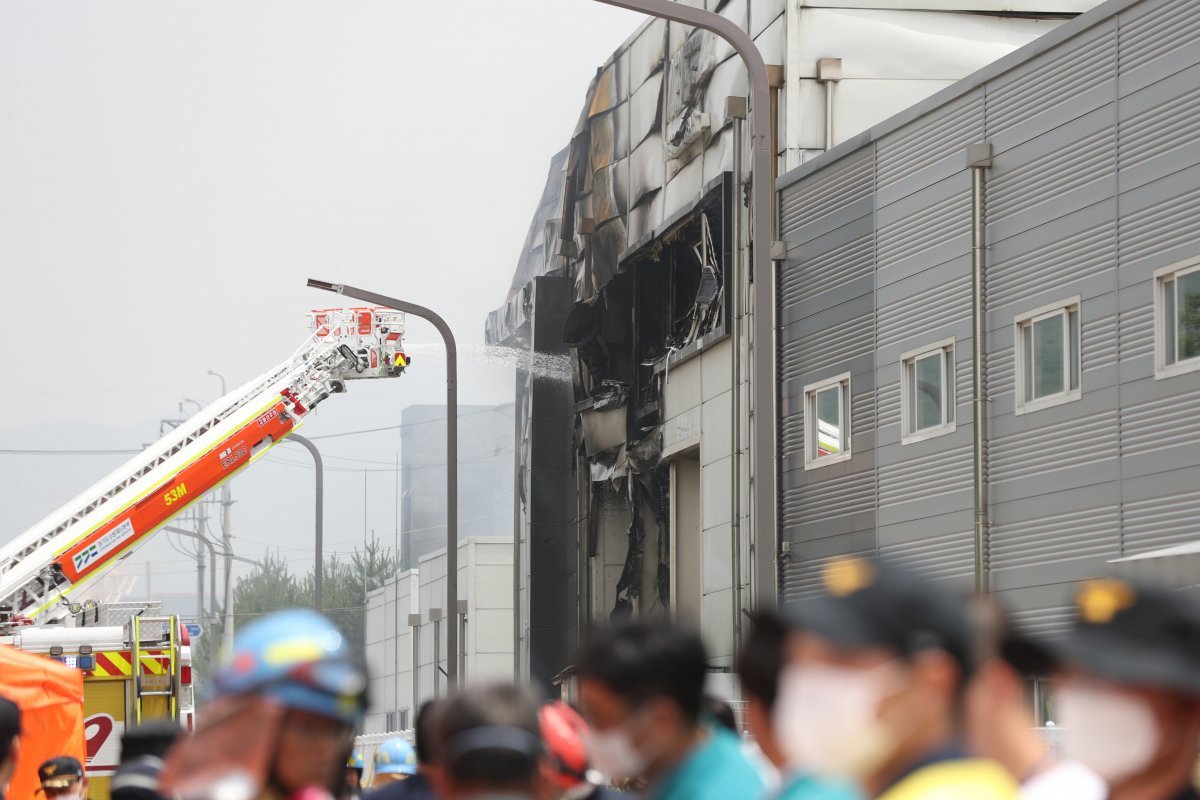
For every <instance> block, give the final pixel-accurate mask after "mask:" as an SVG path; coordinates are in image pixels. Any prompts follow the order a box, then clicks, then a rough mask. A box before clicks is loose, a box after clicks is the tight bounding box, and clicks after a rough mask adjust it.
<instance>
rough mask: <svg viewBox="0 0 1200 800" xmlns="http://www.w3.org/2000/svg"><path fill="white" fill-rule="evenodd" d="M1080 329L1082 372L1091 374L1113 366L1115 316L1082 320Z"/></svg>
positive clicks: (1114, 359) (1115, 338)
mask: <svg viewBox="0 0 1200 800" xmlns="http://www.w3.org/2000/svg"><path fill="white" fill-rule="evenodd" d="M1081 328H1082V330H1081V331H1080V336H1081V338H1082V341H1083V363H1082V367H1083V371H1084V372H1092V371H1094V370H1097V369H1102V368H1104V367H1111V366H1113V365H1114V364H1115V363H1116V361H1117V315H1116V314H1107V315H1105V316H1102V317H1098V318H1096V319H1091V320H1089V319H1084V320H1083V324H1082V325H1081ZM1085 388H1086V387H1085Z"/></svg>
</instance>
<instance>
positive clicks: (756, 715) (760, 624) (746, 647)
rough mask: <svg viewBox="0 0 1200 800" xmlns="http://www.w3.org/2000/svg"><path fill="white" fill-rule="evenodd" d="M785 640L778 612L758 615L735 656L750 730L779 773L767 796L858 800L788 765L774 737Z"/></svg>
mask: <svg viewBox="0 0 1200 800" xmlns="http://www.w3.org/2000/svg"><path fill="white" fill-rule="evenodd" d="M787 637H788V629H787V625H786V624H785V623H784V621H783V620H782V619H781V618H780V617H779V616H778V615H777V614H774V613H772V612H768V611H761V612H758V613H756V614H755V615H754V617H753V619H752V624H751V627H750V635H749V636H747V637H746V640H745V641H744V642H742V647H741V651H740V652H739V654H738V658H737V673H738V680H739V681H740V683H741V686H742V699H743V700H744V701H745V703H746V706H745V712H744V713H745V718H746V730H747V731H748V732H749V734H750V735H751V736H752V737H753V738H754V741H755V743H757V745H758V748H759V750H760V751H761V752H762V755H763V757H764V758H766V759H767V761H768V762H769V763H770V765H771V768H772V769H773V770H774V772H775V775H774V776H773V777H774V780H773V781H769V782H768V785H771V787H772V791H770V792H768V794H767V796H768V797H771V798H773V800H854V799H855V798H856V797H857V793H856V792H855V791H854V790H853V789H852V788H851V787H850V786H848V785H846V784H843V783H837V782H833V781H827V780H821V779H820V778H817V777H815V776H813V775H811V774H809V773H808V772H806V771H804V770H803V769H794V768H792V767H791V766H789V764H788V763H787V756H786V755H785V753H784V748H783V743H782V742H780V740H779V738H778V737H777V736H776V735H775V721H774V718H775V713H776V709H777V706H776V699H777V697H778V695H779V675H780V672H781V671H782V670H783V665H784V646H785V644H786V642H787Z"/></svg>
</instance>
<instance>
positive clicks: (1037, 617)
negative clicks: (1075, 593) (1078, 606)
mask: <svg viewBox="0 0 1200 800" xmlns="http://www.w3.org/2000/svg"><path fill="white" fill-rule="evenodd" d="M1008 618H1009V621H1010V622H1011V623H1012V626H1013V628H1014V629H1015V630H1016V631H1017V632H1018V633H1023V634H1025V635H1026V636H1030V637H1034V638H1038V639H1059V638H1062V637H1063V636H1066V635H1067V634H1068V633H1069V632H1070V631H1071V628H1072V626H1073V625H1074V623H1075V605H1074V604H1073V603H1066V604H1063V605H1055V606H1046V607H1043V608H1026V609H1021V610H1019V611H1017V610H1013V611H1010V612H1009V615H1008Z"/></svg>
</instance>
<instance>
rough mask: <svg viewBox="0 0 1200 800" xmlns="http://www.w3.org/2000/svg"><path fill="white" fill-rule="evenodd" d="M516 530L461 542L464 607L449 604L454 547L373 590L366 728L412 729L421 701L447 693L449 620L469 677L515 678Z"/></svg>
mask: <svg viewBox="0 0 1200 800" xmlns="http://www.w3.org/2000/svg"><path fill="white" fill-rule="evenodd" d="M512 554H513V549H512V537H511V536H489V537H469V538H465V539H464V540H462V541H461V542H460V543H459V545H458V595H459V598H460V601H459V604H458V606H459V607H458V608H456V609H454V613H449V612H447V610H446V607H445V606H446V549H445V548H444V547H443V548H442V549H440V550H438V551H435V552H431V553H427V554H426V555H424V556H422V557H421V558H420V559H419V560H418V565H417V569H413V570H405V571H403V572H401V573H400V574H399V575H398V576H396V577H395V578H394V579H392V580H390V581H388V582H387V583H385V584H384V585H383V586H382V587H381V588H379V589H376V590H375V591H373V592H371V593H370V594H368V595H367V616H366V629H365V641H366V649H367V652H366V654H365V655H366V661H367V667H368V669H369V671H370V673H371V709H370V713H368V714H367V718H366V720H365V722H364V724H363V732H364V733H368V734H370V733H383V732H385V731H398V730H407V729H409V728H411V727H412V724H413V717H414V715H415V714H416V709H418V708H420V706H421V703H423V702H424V701H426V700H430V699H432V698H434V697H441V696H442V695H444V694H445V693H446V677H445V671H447V670H446V626H447V625H450V624H457V625H458V626H459V627H458V632H459V637H458V641H459V653H458V672H459V675H460V676H461V678H462V679H463V680H464V681H474V682H478V681H487V680H489V679H490V680H503V679H508V680H511V679H512V678H513V675H514V669H513V650H512V645H513V635H512V626H513V611H512V610H513V585H512V562H513V560H512Z"/></svg>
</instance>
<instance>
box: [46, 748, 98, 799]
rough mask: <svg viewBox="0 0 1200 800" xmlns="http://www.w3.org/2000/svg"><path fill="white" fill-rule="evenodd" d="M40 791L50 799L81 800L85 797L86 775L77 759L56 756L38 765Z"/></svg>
mask: <svg viewBox="0 0 1200 800" xmlns="http://www.w3.org/2000/svg"><path fill="white" fill-rule="evenodd" d="M38 781H40V782H41V784H42V793H43V794H44V795H45V796H46V797H47V798H51V800H83V798H85V797H87V776H86V775H85V774H84V772H83V765H82V764H80V763H79V759H77V758H72V757H71V756H58V757H57V758H51V759H48V760H46V761H43V762H42V764H41V766H39V767H38Z"/></svg>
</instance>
